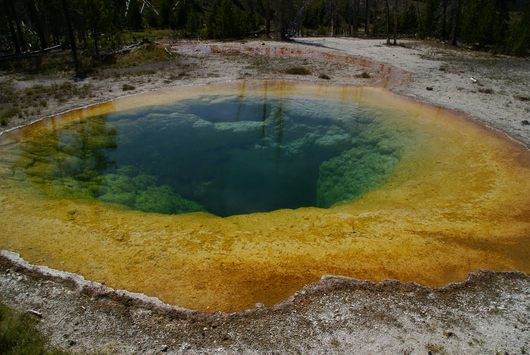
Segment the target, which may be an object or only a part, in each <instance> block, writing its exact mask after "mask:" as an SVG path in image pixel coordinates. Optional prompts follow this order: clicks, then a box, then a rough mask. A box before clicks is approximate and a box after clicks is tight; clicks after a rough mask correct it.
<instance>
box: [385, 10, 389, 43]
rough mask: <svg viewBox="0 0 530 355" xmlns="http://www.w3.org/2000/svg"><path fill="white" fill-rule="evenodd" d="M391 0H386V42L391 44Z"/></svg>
mask: <svg viewBox="0 0 530 355" xmlns="http://www.w3.org/2000/svg"><path fill="white" fill-rule="evenodd" d="M389 1H390V0H385V8H386V44H387V45H390V4H389Z"/></svg>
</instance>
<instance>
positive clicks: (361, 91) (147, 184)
mask: <svg viewBox="0 0 530 355" xmlns="http://www.w3.org/2000/svg"><path fill="white" fill-rule="evenodd" d="M0 176H1V181H0V187H1V190H0V219H1V220H2V228H1V229H0V248H3V249H9V250H13V251H16V252H19V253H20V254H21V255H22V257H24V258H26V259H27V260H29V261H30V262H33V263H39V264H46V265H48V266H50V267H54V268H58V269H61V270H66V271H71V272H76V273H80V274H82V275H83V276H85V277H87V278H89V279H91V280H95V281H100V282H105V283H106V284H108V285H109V286H111V287H115V288H124V289H128V290H131V291H137V292H143V293H146V294H148V295H152V296H157V297H159V298H161V299H162V300H164V301H166V302H169V303H173V304H176V305H179V306H183V307H188V308H192V309H198V310H203V311H218V310H222V311H236V310H241V309H245V308H248V307H252V306H253V305H254V304H255V303H257V302H261V303H265V304H267V305H270V304H273V303H276V302H278V301H280V300H282V299H285V298H287V297H288V296H289V295H290V294H292V293H293V292H294V291H296V290H297V289H299V288H301V287H302V286H303V285H304V284H306V283H309V282H312V281H315V280H318V278H319V277H320V276H321V275H324V274H334V275H345V276H352V277H357V278H364V279H370V280H376V281H377V280H382V279H388V278H395V279H399V280H403V281H416V282H419V283H422V284H426V285H431V286H440V285H443V284H446V283H448V282H451V281H459V280H463V279H464V278H465V277H466V274H467V273H468V272H470V271H476V270H478V269H490V270H499V271H500V270H518V271H525V272H527V271H528V269H529V268H528V264H529V250H528V245H529V244H528V241H529V239H530V238H529V237H530V153H529V152H528V151H527V150H525V149H524V148H522V147H520V146H518V145H516V144H514V143H513V142H510V141H508V140H507V139H506V138H504V137H502V136H501V135H499V134H496V133H494V132H493V131H491V130H489V129H486V128H482V127H480V126H478V125H477V124H475V123H473V122H471V121H469V120H466V119H465V118H463V117H460V116H458V115H457V114H455V113H452V112H449V111H445V110H442V109H439V108H433V107H431V106H427V105H422V104H418V103H414V102H412V101H409V100H406V99H403V98H399V97H397V96H395V95H392V94H390V93H389V92H387V91H385V90H383V89H376V88H352V87H337V86H316V85H306V84H293V83H284V82H260V83H258V82H239V83H234V84H230V85H223V86H215V85H211V86H202V87H188V88H182V89H175V90H171V91H161V92H157V93H150V94H144V95H138V96H133V97H127V98H124V99H120V100H117V101H114V102H111V103H106V104H102V105H98V106H93V107H90V108H87V109H83V110H79V111H74V112H71V113H67V114H64V115H60V116H57V117H54V118H51V119H48V120H44V121H42V122H39V123H37V124H34V125H32V126H28V127H26V128H23V129H19V130H16V131H13V132H11V133H9V134H6V135H4V136H3V137H1V138H0Z"/></svg>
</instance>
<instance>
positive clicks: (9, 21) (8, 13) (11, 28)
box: [3, 0, 21, 55]
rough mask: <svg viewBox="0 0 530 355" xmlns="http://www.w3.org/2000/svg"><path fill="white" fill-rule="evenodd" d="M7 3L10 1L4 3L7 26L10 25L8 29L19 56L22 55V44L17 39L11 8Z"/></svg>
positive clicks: (5, 0)
mask: <svg viewBox="0 0 530 355" xmlns="http://www.w3.org/2000/svg"><path fill="white" fill-rule="evenodd" d="M7 1H9V0H4V1H3V5H4V10H5V15H6V19H7V24H8V27H9V32H10V34H11V41H12V42H13V47H15V53H16V54H17V55H19V54H20V53H21V50H20V43H19V42H18V37H17V33H16V31H15V26H13V21H12V15H11V11H9V7H8V5H7Z"/></svg>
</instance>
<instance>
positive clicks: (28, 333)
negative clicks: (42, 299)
mask: <svg viewBox="0 0 530 355" xmlns="http://www.w3.org/2000/svg"><path fill="white" fill-rule="evenodd" d="M36 324H37V320H36V319H35V316H33V315H30V314H27V313H21V312H18V311H15V310H13V309H10V308H8V307H7V306H6V305H4V304H2V303H0V352H1V353H2V354H6V355H8V354H13V355H14V354H66V352H63V351H60V350H57V349H53V348H51V347H49V346H48V345H47V344H46V339H45V338H44V336H43V335H42V334H41V333H40V332H39V331H38V330H37V328H36Z"/></svg>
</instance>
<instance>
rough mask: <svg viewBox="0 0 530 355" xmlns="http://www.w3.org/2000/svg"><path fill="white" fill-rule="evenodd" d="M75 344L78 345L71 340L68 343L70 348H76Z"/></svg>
mask: <svg viewBox="0 0 530 355" xmlns="http://www.w3.org/2000/svg"><path fill="white" fill-rule="evenodd" d="M75 344H77V342H76V341H75V340H69V341H68V346H74V345H75Z"/></svg>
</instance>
